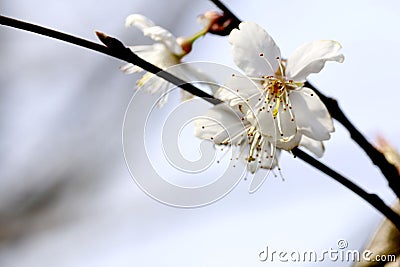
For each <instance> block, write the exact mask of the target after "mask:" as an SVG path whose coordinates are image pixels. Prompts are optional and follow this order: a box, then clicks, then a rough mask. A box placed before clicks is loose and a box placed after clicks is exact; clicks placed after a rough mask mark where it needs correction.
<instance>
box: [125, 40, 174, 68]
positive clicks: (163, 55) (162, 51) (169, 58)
mask: <svg viewBox="0 0 400 267" xmlns="http://www.w3.org/2000/svg"><path fill="white" fill-rule="evenodd" d="M139 47H140V48H143V47H147V48H146V49H140V48H139V49H138V47H135V46H132V47H130V49H131V50H133V51H134V50H135V49H137V51H134V52H135V53H136V54H137V55H138V56H139V57H141V58H143V59H144V60H147V61H149V62H150V63H151V64H153V65H156V66H157V67H159V68H162V69H165V68H168V67H171V66H173V65H176V64H179V63H180V59H179V58H178V57H177V56H176V55H175V54H173V53H171V51H170V50H169V49H168V48H167V47H166V46H165V45H164V44H161V43H156V44H153V45H148V46H139Z"/></svg>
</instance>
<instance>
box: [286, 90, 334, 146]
mask: <svg viewBox="0 0 400 267" xmlns="http://www.w3.org/2000/svg"><path fill="white" fill-rule="evenodd" d="M289 99H290V101H291V104H292V107H293V114H294V116H295V120H296V124H297V126H298V127H299V129H300V130H301V132H302V133H303V134H304V135H306V136H308V137H310V138H313V139H315V140H319V141H322V140H328V139H329V138H330V133H331V132H333V131H334V130H335V129H334V127H333V122H332V118H331V116H330V114H329V112H328V110H327V109H326V107H325V105H324V103H322V101H321V99H320V98H319V97H318V95H317V94H316V93H315V92H314V91H313V90H311V89H309V88H306V87H303V88H302V89H301V90H299V91H292V92H290V95H289Z"/></svg>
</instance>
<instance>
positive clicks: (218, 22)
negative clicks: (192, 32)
mask: <svg viewBox="0 0 400 267" xmlns="http://www.w3.org/2000/svg"><path fill="white" fill-rule="evenodd" d="M198 22H199V23H200V24H202V25H204V27H206V28H207V32H209V33H212V34H216V35H222V36H225V35H228V34H229V33H230V32H231V31H232V30H233V29H234V28H235V25H233V23H232V22H233V19H232V18H230V17H228V16H226V15H225V14H224V13H220V12H217V11H207V12H206V13H204V14H203V15H200V16H199V17H198Z"/></svg>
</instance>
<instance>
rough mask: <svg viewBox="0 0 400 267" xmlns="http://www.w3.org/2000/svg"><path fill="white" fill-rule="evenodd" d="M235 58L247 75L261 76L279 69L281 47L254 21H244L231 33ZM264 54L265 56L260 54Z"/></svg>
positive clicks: (271, 73) (230, 39)
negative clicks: (278, 58)
mask: <svg viewBox="0 0 400 267" xmlns="http://www.w3.org/2000/svg"><path fill="white" fill-rule="evenodd" d="M229 42H230V43H231V44H232V53H233V60H234V62H235V64H236V65H237V66H238V67H240V68H241V69H242V70H243V71H244V72H245V73H246V74H247V75H249V76H253V77H261V76H264V75H273V74H274V73H275V72H276V71H277V70H278V67H279V65H278V61H277V59H276V58H277V57H280V56H281V52H280V50H279V47H278V46H277V45H276V44H275V41H274V40H273V39H272V37H271V36H270V35H269V34H268V33H267V32H266V31H265V30H264V29H263V28H261V27H260V26H259V25H257V24H256V23H254V22H242V23H240V25H239V29H234V30H232V31H231V33H230V34H229ZM260 54H262V55H263V56H260Z"/></svg>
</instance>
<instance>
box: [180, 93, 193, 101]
mask: <svg viewBox="0 0 400 267" xmlns="http://www.w3.org/2000/svg"><path fill="white" fill-rule="evenodd" d="M192 98H193V95H192V94H191V93H189V92H186V91H185V90H181V102H185V101H187V100H190V99H192Z"/></svg>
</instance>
